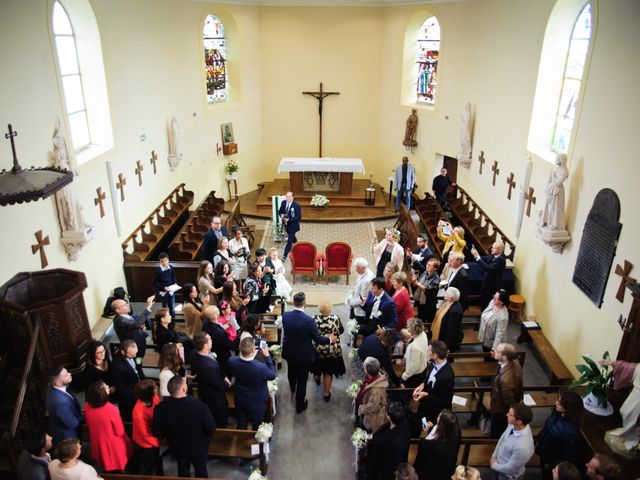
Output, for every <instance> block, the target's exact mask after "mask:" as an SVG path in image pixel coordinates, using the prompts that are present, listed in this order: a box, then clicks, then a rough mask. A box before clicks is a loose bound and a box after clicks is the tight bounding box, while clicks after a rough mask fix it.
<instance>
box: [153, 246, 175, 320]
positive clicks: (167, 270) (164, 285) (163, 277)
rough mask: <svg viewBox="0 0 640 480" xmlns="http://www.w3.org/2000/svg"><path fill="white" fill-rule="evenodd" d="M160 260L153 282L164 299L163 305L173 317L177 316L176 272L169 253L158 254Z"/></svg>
mask: <svg viewBox="0 0 640 480" xmlns="http://www.w3.org/2000/svg"><path fill="white" fill-rule="evenodd" d="M158 260H159V261H160V265H159V266H158V268H156V269H155V272H154V278H153V284H154V286H155V287H156V291H157V292H158V294H159V295H160V298H161V299H162V306H163V307H165V308H168V309H169V312H171V318H175V316H176V312H175V310H174V304H175V301H174V296H175V292H176V290H177V287H178V285H177V282H176V273H175V271H174V270H173V267H172V266H171V265H169V255H167V254H166V253H161V254H160V255H158Z"/></svg>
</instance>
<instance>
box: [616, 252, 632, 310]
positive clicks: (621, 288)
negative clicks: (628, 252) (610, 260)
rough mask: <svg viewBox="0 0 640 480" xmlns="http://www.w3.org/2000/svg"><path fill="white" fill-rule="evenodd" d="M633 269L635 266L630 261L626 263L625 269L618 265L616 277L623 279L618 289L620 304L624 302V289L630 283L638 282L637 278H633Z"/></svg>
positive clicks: (617, 295)
mask: <svg viewBox="0 0 640 480" xmlns="http://www.w3.org/2000/svg"><path fill="white" fill-rule="evenodd" d="M632 268H633V264H632V263H631V262H630V261H629V260H625V261H624V268H623V267H622V266H620V265H616V270H615V273H616V275H620V276H621V277H622V279H620V286H619V287H618V293H616V298H617V299H618V301H619V302H620V303H622V302H624V289H625V287H626V286H627V284H629V283H634V282H635V281H636V279H635V278H632V277H631V275H629V274H630V273H631V269H632Z"/></svg>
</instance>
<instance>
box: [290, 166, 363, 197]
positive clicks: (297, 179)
mask: <svg viewBox="0 0 640 480" xmlns="http://www.w3.org/2000/svg"><path fill="white" fill-rule="evenodd" d="M308 174H318V175H321V176H329V175H331V176H335V175H338V176H339V179H338V180H337V182H336V184H335V185H334V184H331V183H327V184H326V188H323V186H322V185H318V184H317V183H315V182H314V184H313V187H311V188H309V186H308V185H309V182H305V175H308ZM289 183H290V185H291V191H292V192H293V193H294V194H296V195H301V194H303V193H307V194H315V193H318V194H327V193H338V194H340V195H351V191H352V188H353V173H352V172H289ZM336 187H337V188H336Z"/></svg>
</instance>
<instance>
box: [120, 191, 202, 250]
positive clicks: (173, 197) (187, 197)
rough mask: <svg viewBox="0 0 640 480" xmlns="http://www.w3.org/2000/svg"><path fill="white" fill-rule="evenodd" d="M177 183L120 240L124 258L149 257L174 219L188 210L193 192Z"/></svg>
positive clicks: (172, 224) (171, 225) (191, 202)
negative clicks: (134, 227)
mask: <svg viewBox="0 0 640 480" xmlns="http://www.w3.org/2000/svg"><path fill="white" fill-rule="evenodd" d="M184 186H185V184H184V183H181V184H180V185H178V186H177V187H176V188H175V189H174V190H173V191H172V192H171V193H170V194H169V195H168V196H167V197H166V198H165V199H164V200H163V201H162V202H160V204H159V205H158V206H157V207H156V208H155V209H154V210H153V212H151V214H150V215H149V216H148V217H147V218H146V219H145V220H144V221H143V222H142V223H141V224H140V225H138V227H137V228H136V229H135V230H134V231H133V233H131V235H129V236H128V237H127V238H126V239H125V240H124V242H122V253H123V255H124V259H125V260H129V261H133V262H139V261H144V260H147V259H148V258H149V256H150V255H151V254H152V253H153V251H154V249H155V248H156V247H157V246H158V245H159V244H160V243H161V241H162V240H163V239H164V238H165V236H166V235H167V234H168V232H169V231H170V230H171V229H172V227H173V226H174V224H175V223H176V221H177V220H178V219H179V218H180V217H181V216H182V215H184V214H185V213H186V212H188V211H189V207H190V206H191V205H192V204H193V192H191V191H188V190H185V188H184Z"/></svg>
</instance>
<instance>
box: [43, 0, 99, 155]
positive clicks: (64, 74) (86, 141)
mask: <svg viewBox="0 0 640 480" xmlns="http://www.w3.org/2000/svg"><path fill="white" fill-rule="evenodd" d="M52 24H53V38H54V43H55V46H56V53H57V55H58V68H59V72H60V78H61V80H62V90H63V93H64V100H65V106H66V111H67V119H68V125H69V130H70V133H71V141H72V144H73V148H74V149H75V150H76V152H77V151H80V150H82V149H85V148H87V147H88V146H89V145H90V144H91V133H90V131H89V122H88V119H87V106H86V103H85V100H84V90H83V87H82V80H83V79H82V76H81V74H80V65H79V62H78V51H77V49H76V38H75V34H74V32H73V27H72V26H71V21H70V20H69V16H68V15H67V12H66V11H65V9H64V7H63V6H62V4H61V3H60V2H55V3H54V4H53V16H52Z"/></svg>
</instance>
